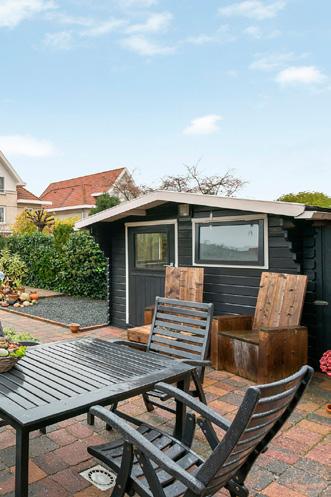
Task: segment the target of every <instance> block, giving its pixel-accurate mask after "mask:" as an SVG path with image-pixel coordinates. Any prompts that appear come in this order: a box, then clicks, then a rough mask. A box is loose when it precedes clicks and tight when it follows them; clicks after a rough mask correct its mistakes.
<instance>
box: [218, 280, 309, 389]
mask: <svg viewBox="0 0 331 497" xmlns="http://www.w3.org/2000/svg"><path fill="white" fill-rule="evenodd" d="M306 287H307V276H303V275H292V274H282V273H267V272H264V273H262V275H261V282H260V289H259V293H258V298H257V303H256V309H255V314H254V316H230V315H228V316H226V315H224V316H218V317H217V321H218V333H214V334H213V336H212V357H213V358H214V361H213V365H214V367H216V369H225V370H226V371H229V372H231V373H235V374H238V375H239V376H243V377H245V378H248V379H250V380H253V381H258V382H259V383H266V382H268V381H273V380H279V379H280V378H284V377H286V376H287V375H288V374H291V373H293V372H294V371H296V370H297V369H298V368H299V367H300V366H302V365H303V364H306V363H307V353H308V343H307V342H308V336H307V335H308V333H307V328H306V327H304V326H300V318H301V314H302V308H303V303H304V298H305V293H306Z"/></svg>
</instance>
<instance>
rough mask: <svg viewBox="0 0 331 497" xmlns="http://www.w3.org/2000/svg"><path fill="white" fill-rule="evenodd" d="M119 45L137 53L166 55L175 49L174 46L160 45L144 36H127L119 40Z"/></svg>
mask: <svg viewBox="0 0 331 497" xmlns="http://www.w3.org/2000/svg"><path fill="white" fill-rule="evenodd" d="M121 45H122V46H123V47H124V48H127V49H128V50H131V51H132V52H135V53H137V54H138V55H143V56H150V57H151V56H153V55H166V54H169V53H172V52H174V51H175V47H171V46H166V45H160V44H158V43H154V42H152V41H150V40H148V39H147V38H146V37H145V36H129V37H128V38H125V39H124V40H122V41H121Z"/></svg>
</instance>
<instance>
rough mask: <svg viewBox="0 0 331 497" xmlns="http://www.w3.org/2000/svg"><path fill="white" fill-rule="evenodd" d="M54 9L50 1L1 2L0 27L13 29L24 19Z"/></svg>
mask: <svg viewBox="0 0 331 497" xmlns="http://www.w3.org/2000/svg"><path fill="white" fill-rule="evenodd" d="M54 7H55V4H54V3H53V1H52V0H1V2H0V27H8V28H14V27H15V26H17V25H18V24H19V23H20V22H22V21H24V20H25V19H29V18H30V17H32V16H33V15H35V14H39V13H41V12H45V11H47V10H49V9H52V8H54Z"/></svg>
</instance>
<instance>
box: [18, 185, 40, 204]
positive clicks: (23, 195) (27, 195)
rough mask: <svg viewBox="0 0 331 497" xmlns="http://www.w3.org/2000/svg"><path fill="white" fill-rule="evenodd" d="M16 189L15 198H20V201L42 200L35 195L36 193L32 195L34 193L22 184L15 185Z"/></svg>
mask: <svg viewBox="0 0 331 497" xmlns="http://www.w3.org/2000/svg"><path fill="white" fill-rule="evenodd" d="M16 191H17V200H21V201H22V202H23V201H25V200H26V201H27V202H29V201H31V200H32V201H33V203H34V202H38V203H42V200H41V199H40V198H39V197H37V195H34V193H31V192H29V190H27V189H26V188H25V187H24V186H22V185H18V186H16Z"/></svg>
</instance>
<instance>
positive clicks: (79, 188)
mask: <svg viewBox="0 0 331 497" xmlns="http://www.w3.org/2000/svg"><path fill="white" fill-rule="evenodd" d="M124 169H125V168H124V167H121V168H119V169H112V170H111V171H104V172H102V173H96V174H89V175H88V176H80V177H79V178H72V179H67V180H63V181H57V182H55V183H50V185H48V187H47V188H46V190H45V191H44V192H43V193H42V195H41V196H40V198H41V199H42V200H47V201H51V202H53V204H52V207H54V208H55V209H56V208H59V207H74V206H76V205H95V197H92V193H101V192H102V193H104V192H107V191H108V190H109V189H110V188H111V187H112V186H113V184H114V183H115V181H116V180H117V179H118V177H119V176H120V174H121V173H122V172H123V171H124Z"/></svg>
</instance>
